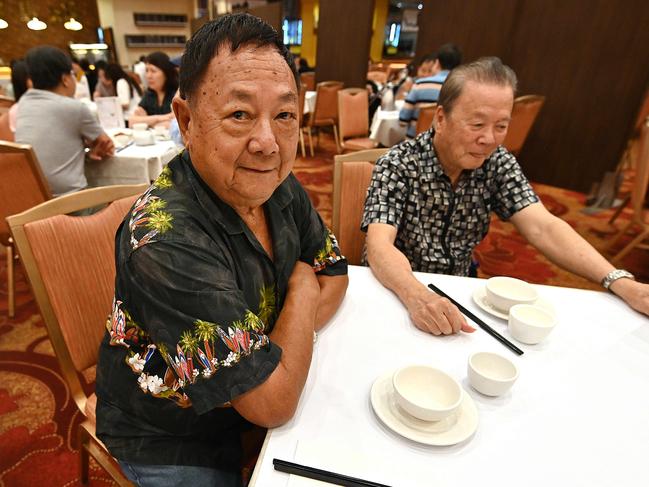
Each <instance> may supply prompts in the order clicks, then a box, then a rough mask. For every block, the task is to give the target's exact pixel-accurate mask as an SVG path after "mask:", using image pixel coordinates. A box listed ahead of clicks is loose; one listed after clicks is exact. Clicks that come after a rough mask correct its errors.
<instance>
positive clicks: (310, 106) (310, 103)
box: [304, 91, 317, 114]
mask: <svg viewBox="0 0 649 487" xmlns="http://www.w3.org/2000/svg"><path fill="white" fill-rule="evenodd" d="M316 93H317V92H315V91H307V92H305V93H304V113H305V114H307V113H313V111H314V110H315V98H316Z"/></svg>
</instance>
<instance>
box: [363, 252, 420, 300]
mask: <svg viewBox="0 0 649 487" xmlns="http://www.w3.org/2000/svg"><path fill="white" fill-rule="evenodd" d="M367 259H368V261H369V264H370V268H371V269H372V272H373V273H374V275H375V276H376V278H377V279H378V280H379V282H380V283H381V284H383V285H384V286H385V287H387V288H388V289H390V290H391V291H392V292H394V293H395V294H396V295H397V297H398V298H399V300H401V302H402V303H403V304H404V305H405V306H406V307H407V308H408V307H410V305H411V304H412V302H413V301H415V300H417V299H418V296H421V295H422V293H423V294H427V293H429V291H428V290H427V289H426V286H424V285H423V284H422V283H420V282H419V281H418V280H417V279H416V278H415V276H414V274H413V273H412V268H411V267H410V262H409V261H408V259H407V257H406V256H405V255H403V253H402V252H401V251H399V249H397V248H396V247H395V246H394V245H392V244H389V243H387V242H380V243H374V244H372V245H368V247H367Z"/></svg>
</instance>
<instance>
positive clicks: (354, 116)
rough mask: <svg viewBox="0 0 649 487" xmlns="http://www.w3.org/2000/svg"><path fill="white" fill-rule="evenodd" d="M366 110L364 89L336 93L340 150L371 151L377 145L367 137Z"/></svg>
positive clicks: (350, 89)
mask: <svg viewBox="0 0 649 487" xmlns="http://www.w3.org/2000/svg"><path fill="white" fill-rule="evenodd" d="M316 102H317V99H316ZM368 110H369V107H368V100H367V90H366V89H365V88H345V89H344V90H340V91H339V92H338V128H339V132H338V133H339V134H340V147H341V149H342V150H364V149H373V148H375V147H376V146H378V145H379V144H378V142H377V141H375V140H373V139H370V138H369V137H368V134H369V131H370V128H369V127H370V125H369V123H370V122H369V114H368ZM348 137H351V138H348Z"/></svg>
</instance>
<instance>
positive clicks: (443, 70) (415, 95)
mask: <svg viewBox="0 0 649 487" xmlns="http://www.w3.org/2000/svg"><path fill="white" fill-rule="evenodd" d="M434 57H435V60H434V62H433V64H432V66H431V68H430V70H431V74H430V76H426V77H423V78H419V79H417V80H416V81H415V84H414V85H413V87H412V89H411V90H410V92H409V93H408V95H407V96H406V101H405V103H404V104H403V107H402V108H401V111H400V112H399V121H400V122H401V123H402V124H404V125H408V130H407V131H406V136H407V137H408V138H409V139H412V138H414V137H415V136H416V135H417V131H416V126H417V119H418V117H419V107H420V106H421V105H422V104H424V103H437V100H438V98H439V90H441V88H442V84H443V83H444V81H446V77H447V76H448V74H449V73H450V71H451V69H453V68H454V67H456V66H458V65H459V64H461V63H462V52H461V51H460V49H459V48H458V47H457V46H456V45H455V44H444V45H443V46H441V47H440V48H439V49H438V51H437V53H436V54H435V55H434Z"/></svg>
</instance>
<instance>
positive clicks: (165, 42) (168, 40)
mask: <svg viewBox="0 0 649 487" xmlns="http://www.w3.org/2000/svg"><path fill="white" fill-rule="evenodd" d="M124 38H125V39H126V47H185V43H186V42H187V37H186V36H180V35H178V36H170V35H130V34H127V35H125V36H124Z"/></svg>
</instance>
